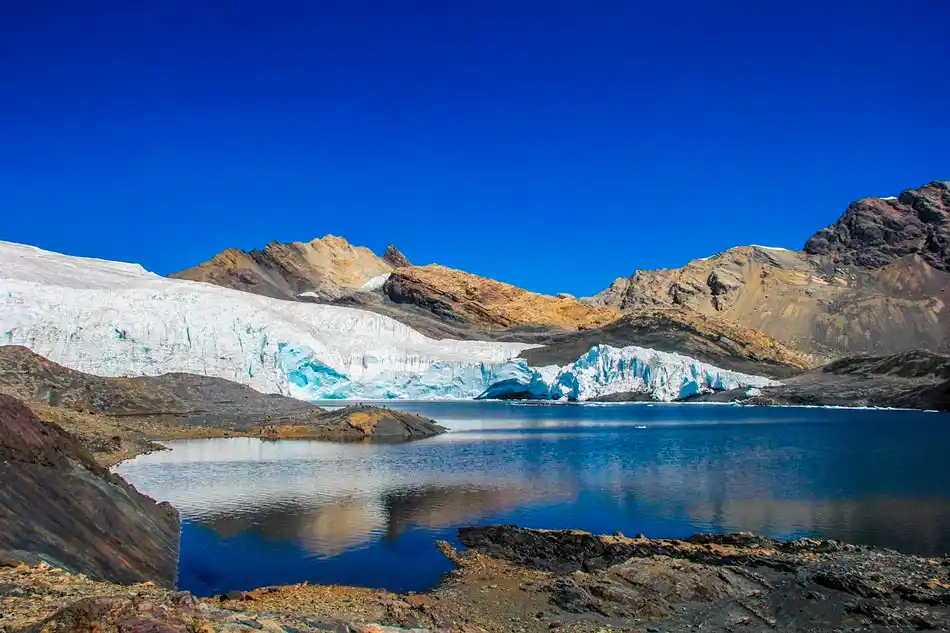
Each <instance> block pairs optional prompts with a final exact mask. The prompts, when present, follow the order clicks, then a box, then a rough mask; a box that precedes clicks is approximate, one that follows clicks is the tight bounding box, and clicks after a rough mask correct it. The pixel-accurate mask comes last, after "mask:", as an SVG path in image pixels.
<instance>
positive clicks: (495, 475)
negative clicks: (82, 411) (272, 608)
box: [117, 402, 950, 595]
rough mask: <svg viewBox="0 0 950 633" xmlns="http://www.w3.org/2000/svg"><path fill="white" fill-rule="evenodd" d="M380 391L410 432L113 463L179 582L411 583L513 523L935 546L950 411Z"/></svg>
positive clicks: (943, 500)
mask: <svg viewBox="0 0 950 633" xmlns="http://www.w3.org/2000/svg"><path fill="white" fill-rule="evenodd" d="M394 406H398V407H399V408H402V409H407V410H411V411H416V412H419V413H423V414H425V415H429V416H431V417H433V418H435V419H437V420H439V421H440V422H441V423H442V424H443V425H445V426H447V427H449V428H450V429H451V432H450V433H447V434H445V435H442V436H439V437H435V438H431V439H427V440H422V441H419V442H412V443H407V444H362V443H361V444H332V443H326V442H313V441H287V440H284V441H277V442H274V441H262V440H258V439H248V438H234V439H219V440H194V441H175V442H167V445H168V446H169V447H170V448H171V449H172V450H171V451H165V452H159V453H153V454H151V455H144V456H140V457H138V458H136V459H134V460H131V461H128V462H125V463H123V464H121V465H120V466H119V467H118V468H117V471H118V472H119V473H120V474H121V475H122V476H124V477H126V478H127V479H128V480H129V481H131V482H132V483H133V484H135V486H136V487H138V489H139V490H141V491H142V492H144V493H146V494H148V495H150V496H152V497H155V498H156V499H159V500H164V501H169V502H171V503H172V504H173V505H174V506H175V507H177V508H178V509H179V511H180V512H181V517H182V538H181V562H180V578H179V585H180V587H181V588H183V589H187V590H191V591H193V592H195V593H197V594H200V595H211V594H216V593H221V592H224V591H227V590H232V589H251V588H254V587H259V586H265V585H275V584H287V583H297V582H302V581H304V580H307V581H310V582H313V583H339V584H352V585H361V586H367V587H377V588H387V589H390V590H394V591H421V590H425V589H427V588H429V587H431V586H433V585H435V584H437V583H438V582H439V580H440V579H441V578H442V576H443V575H444V574H445V573H446V572H447V571H449V570H450V569H451V565H450V564H449V563H448V561H446V560H445V559H444V558H443V557H442V555H441V554H440V553H439V552H438V550H436V548H435V546H434V544H433V541H435V540H436V539H443V540H447V541H450V542H455V543H456V544H457V541H456V538H455V528H456V527H458V526H463V525H484V524H492V523H510V524H516V525H520V526H526V527H538V528H579V529H583V530H588V531H591V532H599V533H613V532H617V531H620V532H623V533H624V534H627V535H629V536H632V535H634V534H636V533H637V532H643V533H645V534H646V535H647V536H651V537H666V536H668V537H682V536H688V535H690V534H693V533H695V532H730V531H740V530H749V531H754V532H760V533H765V534H769V535H773V536H777V537H799V536H819V537H826V538H835V539H842V540H845V541H850V542H855V543H864V544H872V545H879V546H885V547H892V548H895V549H899V550H902V551H905V552H909V553H916V554H922V555H935V554H943V553H945V552H950V416H948V415H946V414H938V413H923V412H910V411H876V410H845V409H806V408H754V407H749V408H746V407H735V406H712V405H644V404H629V405H603V406H598V405H584V406H571V405H564V406H540V405H519V404H507V403H501V402H454V403H432V402H428V403H420V402H413V403H409V402H399V403H395V404H394Z"/></svg>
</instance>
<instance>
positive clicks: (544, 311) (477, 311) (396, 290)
mask: <svg viewBox="0 0 950 633" xmlns="http://www.w3.org/2000/svg"><path fill="white" fill-rule="evenodd" d="M383 292H384V293H385V295H386V296H387V297H388V298H389V300H390V301H392V302H394V303H396V304H402V305H405V304H409V305H413V306H417V307H420V308H423V309H424V310H426V311H428V312H430V313H432V314H433V315H435V316H437V317H439V318H440V319H443V320H445V321H448V322H450V323H455V324H458V325H462V326H464V327H466V328H468V329H471V330H473V331H477V332H492V331H497V330H505V329H509V328H518V327H532V326H533V327H541V328H555V329H561V330H578V329H586V328H591V327H597V326H600V325H604V324H605V323H609V322H611V321H613V320H615V319H616V318H617V317H618V316H619V313H618V312H617V310H616V309H614V308H603V307H590V306H586V305H584V304H582V303H580V302H579V301H577V300H575V299H573V298H567V297H564V298H558V297H552V296H549V295H543V294H539V293H536V292H530V291H528V290H524V289H522V288H518V287H517V286H513V285H511V284H506V283H503V282H500V281H495V280H494V279H488V278H487V277H479V276H478V275H473V274H471V273H466V272H463V271H461V270H455V269H452V268H446V267H445V266H439V265H437V264H430V265H428V266H414V267H409V268H400V269H398V270H396V271H394V272H393V273H392V274H391V275H390V276H389V279H387V280H386V283H385V284H384V286H383Z"/></svg>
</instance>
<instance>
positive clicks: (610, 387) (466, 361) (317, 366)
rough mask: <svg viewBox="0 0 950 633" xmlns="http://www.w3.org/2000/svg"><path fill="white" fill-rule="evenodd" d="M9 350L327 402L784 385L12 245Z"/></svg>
mask: <svg viewBox="0 0 950 633" xmlns="http://www.w3.org/2000/svg"><path fill="white" fill-rule="evenodd" d="M0 345H23V346H25V347H28V348H30V349H31V350H33V351H34V352H36V353H38V354H40V355H42V356H45V357H46V358H49V359H50V360H52V361H54V362H57V363H59V364H61V365H64V366H66V367H69V368H72V369H76V370H79V371H83V372H87V373H91V374H96V375H100V376H137V375H159V374H163V373H170V372H186V373H195V374H203V375H207V376H214V377H218V378H226V379H228V380H233V381H236V382H239V383H243V384H246V385H248V386H250V387H252V388H254V389H257V390H258V391H262V392H265V393H279V394H283V395H288V396H292V397H296V398H301V399H305V400H320V399H391V398H405V399H437V398H451V399H471V398H476V397H496V398H510V397H525V398H537V399H553V400H588V399H592V398H596V397H600V396H604V395H609V394H611V393H619V392H626V391H636V392H644V393H649V394H651V395H652V396H653V397H654V398H656V399H658V400H673V399H677V398H679V397H683V396H686V395H690V394H692V393H697V392H700V391H706V390H711V389H732V388H738V387H746V388H752V387H761V386H765V385H768V384H773V383H772V381H770V380H768V379H766V378H762V377H758V376H748V375H744V374H739V373H736V372H730V371H726V370H722V369H718V368H716V367H712V366H710V365H706V364H704V363H701V362H699V361H696V360H694V359H691V358H688V357H685V356H680V355H677V354H667V353H664V352H657V351H655V350H649V349H645V348H639V347H625V348H622V349H618V348H613V347H609V346H597V347H594V348H592V349H591V350H590V351H589V352H587V353H586V354H585V355H584V356H582V357H581V358H579V359H578V360H577V361H575V362H574V363H572V364H569V365H567V366H564V367H557V366H550V367H531V366H529V365H528V364H527V363H526V362H525V361H524V360H523V359H520V358H517V356H518V354H520V353H521V351H523V350H525V349H528V348H530V347H535V346H534V345H528V344H522V343H495V342H485V341H457V340H435V339H431V338H428V337H426V336H424V335H422V334H420V333H419V332H416V331H415V330H413V329H411V328H409V327H408V326H406V325H403V324H402V323H399V322H398V321H395V320H394V319H391V318H389V317H385V316H382V315H378V314H375V313H372V312H368V311H365V310H359V309H356V308H346V307H339V306H329V305H320V304H314V303H300V302H294V301H283V300H280V299H272V298H270V297H264V296H260V295H255V294H250V293H245V292H241V291H237V290H230V289H227V288H221V287H219V286H215V285H211V284H206V283H202V282H196V281H187V280H181V279H168V278H165V277H161V276H159V275H156V274H154V273H151V272H148V271H146V270H145V269H144V268H142V267H141V266H139V265H137V264H129V263H122V262H112V261H106V260H101V259H91V258H82V257H73V256H68V255H61V254H58V253H53V252H50V251H45V250H42V249H39V248H36V247H33V246H26V245H21V244H14V243H10V242H0Z"/></svg>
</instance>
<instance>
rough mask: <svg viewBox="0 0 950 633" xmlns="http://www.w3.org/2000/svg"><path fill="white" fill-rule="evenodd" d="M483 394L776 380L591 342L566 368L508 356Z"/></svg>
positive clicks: (677, 394)
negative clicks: (587, 348) (494, 379)
mask: <svg viewBox="0 0 950 633" xmlns="http://www.w3.org/2000/svg"><path fill="white" fill-rule="evenodd" d="M507 365H508V366H507V367H506V368H505V370H504V371H502V372H499V373H498V378H497V379H496V382H494V383H493V384H491V385H490V386H489V387H488V389H487V390H486V391H485V393H484V394H482V396H481V397H483V398H524V399H539V400H569V401H584V400H594V399H597V398H602V397H604V396H610V395H613V394H621V393H640V394H647V395H649V396H651V397H652V398H653V399H654V400H659V401H664V402H669V401H672V400H679V399H682V398H687V397H689V396H693V395H696V394H700V393H708V392H710V391H726V390H729V389H739V388H748V389H756V388H758V387H767V386H772V385H777V384H778V383H777V382H776V381H774V380H771V379H769V378H765V377H762V376H751V375H748V374H742V373H739V372H734V371H730V370H727V369H720V368H719V367H714V366H713V365H709V364H707V363H703V362H700V361H698V360H696V359H694V358H690V357H688V356H683V355H682V354H676V353H672V352H661V351H658V350H654V349H648V348H645V347H637V346H635V345H631V346H628V347H622V348H618V347H612V346H610V345H595V346H594V347H592V348H590V350H589V351H588V352H587V353H586V354H584V355H583V356H581V357H580V358H578V359H577V360H576V361H574V362H573V363H571V364H569V365H566V366H564V367H557V366H547V367H539V368H534V367H530V366H529V365H528V364H527V363H525V362H524V361H519V360H518V359H516V360H513V361H509V362H508V364H507Z"/></svg>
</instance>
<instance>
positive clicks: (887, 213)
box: [805, 181, 950, 271]
mask: <svg viewBox="0 0 950 633" xmlns="http://www.w3.org/2000/svg"><path fill="white" fill-rule="evenodd" d="M805 252H806V253H809V254H812V255H826V256H828V257H829V258H830V259H831V260H832V261H834V262H835V263H839V264H849V265H854V266H863V267H867V268H881V267H884V266H887V265H888V264H891V263H893V262H895V261H898V260H899V259H901V258H903V257H906V256H908V255H917V256H918V257H920V258H921V259H922V260H923V261H924V262H926V263H927V264H928V265H929V266H932V267H933V268H936V269H938V270H943V271H950V182H940V181H938V182H932V183H930V184H928V185H925V186H923V187H921V188H920V189H908V190H907V191H904V192H903V193H901V195H900V196H898V197H896V198H866V199H864V200H859V201H857V202H854V203H852V204H851V205H850V206H849V207H848V209H847V211H845V213H844V215H843V216H841V219H840V220H838V221H837V222H835V223H834V224H832V225H831V226H829V227H828V228H825V229H822V230H820V231H818V232H817V233H816V234H815V235H813V236H812V237H811V239H809V240H808V242H806V243H805Z"/></svg>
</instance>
